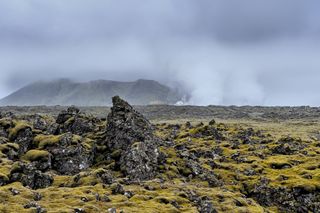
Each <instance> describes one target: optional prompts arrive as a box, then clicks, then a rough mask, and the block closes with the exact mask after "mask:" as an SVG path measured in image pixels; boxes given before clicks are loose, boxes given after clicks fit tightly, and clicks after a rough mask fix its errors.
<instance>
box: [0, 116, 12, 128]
mask: <svg viewBox="0 0 320 213" xmlns="http://www.w3.org/2000/svg"><path fill="white" fill-rule="evenodd" d="M12 125H13V122H12V120H11V119H8V118H2V119H0V126H2V127H4V128H5V129H8V128H9V127H10V126H12Z"/></svg>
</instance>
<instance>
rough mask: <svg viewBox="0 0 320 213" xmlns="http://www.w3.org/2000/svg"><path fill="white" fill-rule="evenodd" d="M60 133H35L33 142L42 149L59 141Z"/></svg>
mask: <svg viewBox="0 0 320 213" xmlns="http://www.w3.org/2000/svg"><path fill="white" fill-rule="evenodd" d="M60 138H61V136H60V135H37V136H36V137H35V138H34V140H33V142H34V145H35V146H36V147H38V148H39V149H44V148H45V147H47V146H52V145H54V144H57V143H59V142H60Z"/></svg>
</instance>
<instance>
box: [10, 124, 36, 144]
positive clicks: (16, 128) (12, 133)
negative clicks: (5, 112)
mask: <svg viewBox="0 0 320 213" xmlns="http://www.w3.org/2000/svg"><path fill="white" fill-rule="evenodd" d="M27 128H31V126H30V125H29V124H28V123H27V122H26V121H15V122H14V127H13V128H11V129H10V130H9V139H10V140H13V139H14V138H15V137H16V136H17V134H18V133H19V132H20V131H22V130H24V129H27Z"/></svg>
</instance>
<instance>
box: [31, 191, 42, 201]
mask: <svg viewBox="0 0 320 213" xmlns="http://www.w3.org/2000/svg"><path fill="white" fill-rule="evenodd" d="M33 199H34V200H35V201H39V200H41V199H42V195H41V194H40V193H39V192H35V193H34V194H33Z"/></svg>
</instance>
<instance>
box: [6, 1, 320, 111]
mask: <svg viewBox="0 0 320 213" xmlns="http://www.w3.org/2000/svg"><path fill="white" fill-rule="evenodd" d="M319 6H320V3H319V2H318V1H316V0H282V1H278V0H269V1H259V0H242V1H238V0H229V1H225V0H162V1H156V0H139V1H137V0H119V1H111V0H109V1H107V0H90V1H89V0H68V1H65V0H52V1H51V0H49V1H41V0H25V1H20V0H4V1H1V2H0V46H1V48H0V70H1V76H0V83H1V84H0V85H1V86H0V96H2V97H3V96H5V95H7V94H8V93H10V92H12V91H13V90H15V89H17V88H19V87H21V86H23V85H25V84H27V83H29V82H32V81H35V80H39V79H54V78H73V79H75V80H79V81H87V80H94V79H100V78H104V79H113V80H135V79H138V78H147V79H155V80H158V81H161V82H162V83H166V84H169V85H175V83H176V82H178V83H179V84H181V85H184V87H185V88H187V90H188V91H189V92H190V94H191V99H190V104H198V105H207V104H226V105H230V104H236V105H245V104H250V105H319V104H320V95H319V93H318V91H319V89H320V84H319V83H318V80H320V60H319V56H320V42H319V41H320V15H319V13H318V11H317V8H319Z"/></svg>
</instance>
